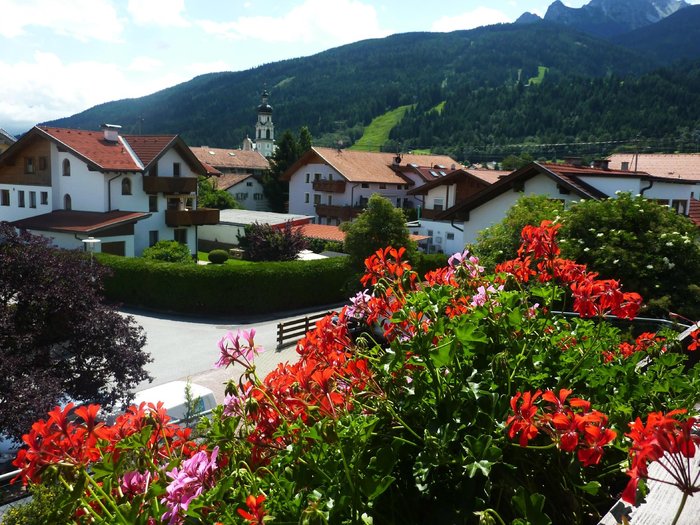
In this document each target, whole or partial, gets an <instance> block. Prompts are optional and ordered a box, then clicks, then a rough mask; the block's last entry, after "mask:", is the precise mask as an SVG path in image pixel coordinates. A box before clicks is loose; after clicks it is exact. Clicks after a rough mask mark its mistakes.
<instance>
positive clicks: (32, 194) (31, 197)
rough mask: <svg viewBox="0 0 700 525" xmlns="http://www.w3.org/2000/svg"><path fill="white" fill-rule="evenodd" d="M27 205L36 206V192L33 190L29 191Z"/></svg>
mask: <svg viewBox="0 0 700 525" xmlns="http://www.w3.org/2000/svg"><path fill="white" fill-rule="evenodd" d="M29 207H30V208H36V192H35V191H30V192H29Z"/></svg>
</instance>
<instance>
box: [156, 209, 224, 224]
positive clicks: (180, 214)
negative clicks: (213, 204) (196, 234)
mask: <svg viewBox="0 0 700 525" xmlns="http://www.w3.org/2000/svg"><path fill="white" fill-rule="evenodd" d="M165 224H167V225H168V226H170V227H173V228H176V227H179V226H202V225H205V224H219V210H217V209H216V208H198V209H196V210H165Z"/></svg>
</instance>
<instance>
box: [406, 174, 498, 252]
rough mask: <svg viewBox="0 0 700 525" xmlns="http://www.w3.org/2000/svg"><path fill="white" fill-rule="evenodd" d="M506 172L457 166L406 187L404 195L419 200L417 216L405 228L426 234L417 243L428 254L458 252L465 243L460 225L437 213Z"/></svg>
mask: <svg viewBox="0 0 700 525" xmlns="http://www.w3.org/2000/svg"><path fill="white" fill-rule="evenodd" d="M509 174H510V172H509V171H497V170H490V169H483V168H460V169H456V170H454V171H451V172H449V173H447V174H446V175H444V176H441V177H439V178H437V179H434V180H432V181H430V182H427V183H426V184H423V185H421V186H418V187H415V188H413V189H411V190H409V191H408V194H409V195H412V196H414V197H415V198H416V199H417V200H418V201H419V205H418V210H419V213H418V216H417V218H416V220H414V221H411V222H410V223H409V229H410V231H411V233H412V234H414V235H422V236H425V237H426V239H425V240H424V241H421V242H420V243H419V246H420V247H421V248H422V249H423V250H425V251H426V252H428V253H433V252H444V253H455V252H459V251H462V250H463V249H464V245H465V244H466V242H465V240H464V231H463V228H462V226H461V225H460V224H455V223H454V222H453V221H449V220H438V219H437V216H438V215H439V214H440V213H442V212H443V211H444V210H446V209H447V208H451V207H452V206H455V205H456V204H457V203H460V202H463V201H465V200H467V199H468V198H469V197H471V196H472V195H475V194H476V193H478V192H480V191H481V190H483V189H485V188H487V187H489V186H490V185H491V184H494V183H495V182H497V181H498V180H499V179H500V178H502V177H505V176H507V175H509Z"/></svg>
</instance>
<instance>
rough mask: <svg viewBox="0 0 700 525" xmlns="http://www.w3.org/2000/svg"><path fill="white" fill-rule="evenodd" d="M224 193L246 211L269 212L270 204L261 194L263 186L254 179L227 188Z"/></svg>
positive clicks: (262, 193)
mask: <svg viewBox="0 0 700 525" xmlns="http://www.w3.org/2000/svg"><path fill="white" fill-rule="evenodd" d="M226 191H227V192H228V193H230V194H231V196H232V197H233V198H234V199H236V201H237V202H238V203H239V204H240V205H241V206H243V208H245V209H246V210H255V211H269V209H270V204H269V202H268V201H267V199H266V198H265V193H264V192H263V185H262V183H261V182H260V181H259V180H258V179H256V178H255V177H248V178H247V179H245V180H242V181H241V182H239V183H238V184H234V185H233V186H231V187H230V188H227V189H226Z"/></svg>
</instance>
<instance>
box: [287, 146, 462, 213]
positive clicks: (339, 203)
mask: <svg viewBox="0 0 700 525" xmlns="http://www.w3.org/2000/svg"><path fill="white" fill-rule="evenodd" d="M456 167H457V163H456V162H455V161H454V160H452V159H451V158H450V157H447V156H445V155H395V154H391V153H375V152H367V151H352V150H341V149H333V148H317V147H314V148H311V149H310V150H309V151H307V152H306V153H305V154H304V155H303V156H302V157H301V158H300V159H299V160H298V161H297V162H296V163H295V164H294V165H293V166H291V167H290V168H289V169H288V170H287V171H286V172H285V173H284V174H283V176H282V178H283V180H287V181H288V182H289V212H290V213H299V214H303V215H312V216H314V217H315V221H316V223H318V224H331V225H338V224H340V223H341V222H344V221H348V220H352V219H353V218H355V217H356V216H357V215H358V214H359V213H361V212H362V210H363V209H364V207H365V206H366V204H367V201H368V200H369V197H370V196H371V195H372V194H374V193H379V194H380V195H382V196H383V197H385V198H387V199H389V200H390V201H391V202H392V204H394V206H396V207H398V208H405V209H410V210H415V209H416V206H417V205H418V204H419V202H420V201H419V200H418V199H416V198H415V197H414V196H412V195H410V194H409V190H410V189H411V188H415V187H418V186H421V185H423V184H425V183H427V182H429V181H432V180H433V179H435V178H439V177H440V174H439V172H441V171H442V172H444V171H445V170H454V169H456Z"/></svg>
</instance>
